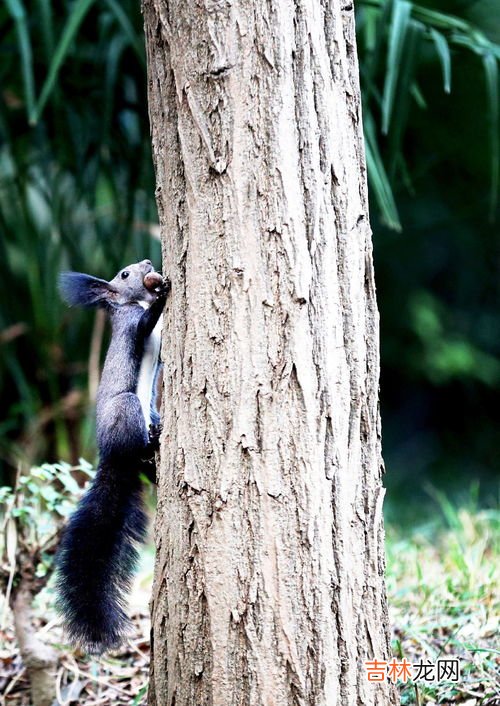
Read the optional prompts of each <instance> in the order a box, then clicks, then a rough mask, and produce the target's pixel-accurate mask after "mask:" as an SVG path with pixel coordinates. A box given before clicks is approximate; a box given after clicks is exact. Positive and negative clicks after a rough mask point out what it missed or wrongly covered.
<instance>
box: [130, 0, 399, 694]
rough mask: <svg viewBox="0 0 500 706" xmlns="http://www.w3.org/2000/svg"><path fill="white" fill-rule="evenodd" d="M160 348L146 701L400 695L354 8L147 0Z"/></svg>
mask: <svg viewBox="0 0 500 706" xmlns="http://www.w3.org/2000/svg"><path fill="white" fill-rule="evenodd" d="M143 11H144V21H145V30H146V43H147V55H148V66H149V100H150V119H151V130H152V140H153V153H154V161H155V168H156V176H157V200H158V209H159V216H160V223H161V228H162V242H163V258H164V271H165V272H166V273H168V274H169V276H171V278H172V281H173V293H172V297H171V300H170V305H169V310H168V314H167V317H166V319H167V325H166V328H165V332H164V340H163V357H164V360H165V382H164V415H163V435H162V448H161V469H160V478H159V487H158V514H157V522H156V542H157V561H156V572H155V582H154V589H153V599H152V620H153V627H152V637H153V654H152V670H151V686H150V697H149V698H150V703H151V704H156V705H158V706H173V705H174V704H175V706H185V705H188V704H189V705H192V706H194V705H196V706H202V705H203V706H205V705H208V704H210V705H212V706H232V705H238V706H243V705H248V706H261V705H265V706H271V705H273V706H284V705H285V704H286V705H289V704H290V705H291V704H314V705H319V704H321V705H324V706H337V705H338V706H350V705H351V704H352V705H353V706H354V705H356V706H357V705H360V704H379V705H382V704H383V705H384V706H387V705H389V704H394V703H396V702H397V699H396V695H395V692H394V690H393V689H392V688H391V687H390V686H388V685H387V684H385V683H384V684H379V685H375V684H371V683H368V682H367V679H366V671H365V669H364V666H363V663H364V660H365V659H370V658H374V657H376V658H381V659H384V658H386V657H387V655H388V649H389V647H388V626H387V607H386V598H385V588H384V537H383V525H382V499H383V489H382V483H381V474H382V462H381V455H380V423H379V415H378V375H379V354H378V314H377V308H376V300H375V288H374V281H373V268H372V251H371V232H370V226H369V221H368V204H367V193H366V175H365V158H364V151H363V139H362V126H361V113H360V95H359V85H358V65H357V56H356V46H355V34H354V17H353V7H352V4H351V3H347V0H342V1H341V0H322V1H320V0H295V1H294V2H291V0H268V1H267V2H260V1H259V0H204V2H192V1H186V0H144V2H143Z"/></svg>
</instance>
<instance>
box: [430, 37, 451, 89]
mask: <svg viewBox="0 0 500 706" xmlns="http://www.w3.org/2000/svg"><path fill="white" fill-rule="evenodd" d="M430 34H431V37H432V40H433V42H434V46H435V47H436V53H437V55H438V57H439V60H440V61H441V67H442V69H443V84H444V86H443V87H444V91H445V93H450V92H451V56H450V47H449V46H448V42H447V41H446V39H445V38H444V36H443V35H442V34H441V32H438V31H437V30H436V29H434V28H432V27H431V30H430Z"/></svg>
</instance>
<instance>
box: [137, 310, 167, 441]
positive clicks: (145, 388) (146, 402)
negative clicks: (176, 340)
mask: <svg viewBox="0 0 500 706" xmlns="http://www.w3.org/2000/svg"><path fill="white" fill-rule="evenodd" d="M162 322H163V316H160V318H159V319H158V323H157V324H156V326H155V327H154V329H153V332H152V334H151V335H150V336H149V337H148V338H147V339H146V341H145V342H144V354H143V356H142V362H141V367H140V368H139V379H138V381H137V390H136V394H137V397H138V398H139V402H140V403H141V408H142V413H143V415H144V421H145V422H146V429H149V425H150V424H151V398H152V397H153V383H154V381H155V373H156V368H157V367H158V358H159V355H160V346H161V329H162Z"/></svg>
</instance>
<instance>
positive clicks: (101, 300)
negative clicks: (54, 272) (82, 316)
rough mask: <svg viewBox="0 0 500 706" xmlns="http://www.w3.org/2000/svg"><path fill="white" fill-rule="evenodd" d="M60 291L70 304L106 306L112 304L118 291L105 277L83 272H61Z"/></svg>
mask: <svg viewBox="0 0 500 706" xmlns="http://www.w3.org/2000/svg"><path fill="white" fill-rule="evenodd" d="M59 291H60V292H61V296H62V298H63V299H64V301H65V302H66V303H67V304H69V305H70V306H99V305H101V306H106V305H107V304H112V303H113V301H114V298H115V296H116V291H115V290H114V289H113V288H112V287H111V286H110V285H109V282H106V280H105V279H99V278H98V277H92V276H91V275H85V274H83V272H61V274H60V275H59Z"/></svg>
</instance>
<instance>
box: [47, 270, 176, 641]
mask: <svg viewBox="0 0 500 706" xmlns="http://www.w3.org/2000/svg"><path fill="white" fill-rule="evenodd" d="M59 285H60V291H61V294H62V296H63V298H64V299H65V301H66V302H67V303H68V304H69V305H71V306H77V305H79V306H84V307H102V308H104V309H105V310H106V312H107V313H108V316H109V318H110V320H111V326H112V335H111V341H110V344H109V348H108V351H107V354H106V360H105V363H104V368H103V371H102V376H101V380H100V383H99V388H98V392H97V403H96V432H97V445H98V449H99V466H98V470H97V473H96V476H95V478H94V480H93V482H92V485H91V487H90V488H89V490H88V491H87V492H86V493H85V495H84V497H83V498H82V499H81V501H80V502H79V504H78V506H77V508H76V510H75V512H74V513H73V515H72V516H71V518H70V521H69V523H68V526H67V528H66V529H65V532H64V534H63V537H62V540H61V544H60V547H59V551H58V556H57V560H56V561H57V579H56V590H57V595H58V598H57V605H58V609H59V611H60V613H61V614H62V616H63V621H64V625H65V628H66V630H67V632H68V635H69V638H70V640H71V641H72V642H73V643H75V644H78V645H80V646H81V647H82V648H83V649H85V650H86V651H87V652H90V653H98V654H99V653H102V652H103V651H105V650H107V649H111V648H114V647H117V646H119V645H120V643H121V642H122V641H123V638H124V637H125V635H126V633H127V632H128V628H129V620H128V618H127V615H126V613H125V606H126V596H127V593H128V591H129V590H130V585H131V581H132V577H133V572H134V568H135V564H136V561H137V550H136V545H137V543H138V542H141V541H142V540H143V539H144V535H145V531H146V516H145V513H144V509H143V503H142V484H141V480H140V477H139V476H140V474H141V473H146V474H147V475H148V476H149V477H150V478H152V479H154V477H155V472H156V469H155V462H154V454H155V451H156V450H157V449H158V445H159V415H158V412H157V410H156V403H155V390H156V378H157V374H158V369H159V351H160V336H161V314H162V311H163V308H164V306H165V302H166V299H167V295H168V293H169V291H170V283H169V281H168V280H166V279H163V277H162V276H161V275H160V274H159V273H157V272H155V271H154V268H153V265H152V264H151V261H150V260H142V262H138V263H135V264H133V265H128V266H127V267H125V268H124V269H122V270H120V271H119V272H118V274H117V275H116V276H115V277H114V278H113V279H112V280H110V281H109V282H107V281H106V280H103V279H98V278H97V277H92V276H90V275H86V274H83V273H81V272H64V273H62V274H61V276H60V282H59Z"/></svg>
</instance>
